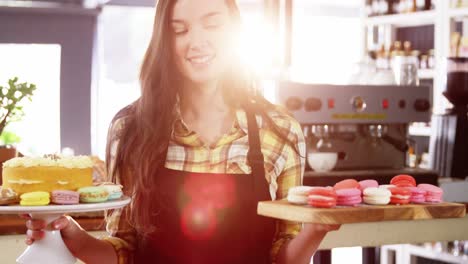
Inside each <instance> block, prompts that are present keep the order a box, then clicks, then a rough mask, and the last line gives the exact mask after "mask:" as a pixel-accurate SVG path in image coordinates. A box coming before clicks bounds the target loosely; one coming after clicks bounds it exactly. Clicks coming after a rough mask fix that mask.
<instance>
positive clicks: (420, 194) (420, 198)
mask: <svg viewBox="0 0 468 264" xmlns="http://www.w3.org/2000/svg"><path fill="white" fill-rule="evenodd" d="M408 189H409V190H410V191H411V197H410V202H411V203H414V204H421V203H424V202H425V201H426V193H427V192H426V191H425V190H424V189H422V188H419V187H408Z"/></svg>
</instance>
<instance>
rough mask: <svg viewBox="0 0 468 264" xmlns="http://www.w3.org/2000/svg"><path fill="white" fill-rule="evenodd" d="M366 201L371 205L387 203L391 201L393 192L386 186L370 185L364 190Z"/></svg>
mask: <svg viewBox="0 0 468 264" xmlns="http://www.w3.org/2000/svg"><path fill="white" fill-rule="evenodd" d="M363 194H364V198H363V200H364V203H366V204H371V205H387V204H389V203H390V197H391V196H392V192H390V191H389V190H388V189H385V188H377V187H369V188H366V189H365V190H364V192H363Z"/></svg>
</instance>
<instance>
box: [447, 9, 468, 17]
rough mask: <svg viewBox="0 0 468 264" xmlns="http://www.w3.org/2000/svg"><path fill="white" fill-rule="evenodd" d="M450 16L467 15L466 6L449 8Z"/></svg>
mask: <svg viewBox="0 0 468 264" xmlns="http://www.w3.org/2000/svg"><path fill="white" fill-rule="evenodd" d="M449 17H450V18H462V17H468V7H462V8H452V9H450V10H449Z"/></svg>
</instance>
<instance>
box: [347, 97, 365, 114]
mask: <svg viewBox="0 0 468 264" xmlns="http://www.w3.org/2000/svg"><path fill="white" fill-rule="evenodd" d="M351 105H352V106H353V109H354V110H355V111H358V112H361V111H364V110H365V109H366V107H367V104H366V101H364V99H363V98H362V97H361V96H355V97H353V98H351Z"/></svg>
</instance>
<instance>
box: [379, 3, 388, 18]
mask: <svg viewBox="0 0 468 264" xmlns="http://www.w3.org/2000/svg"><path fill="white" fill-rule="evenodd" d="M389 2H390V1H388V0H380V4H379V11H380V12H379V13H380V14H381V15H388V14H390V8H389Z"/></svg>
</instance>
